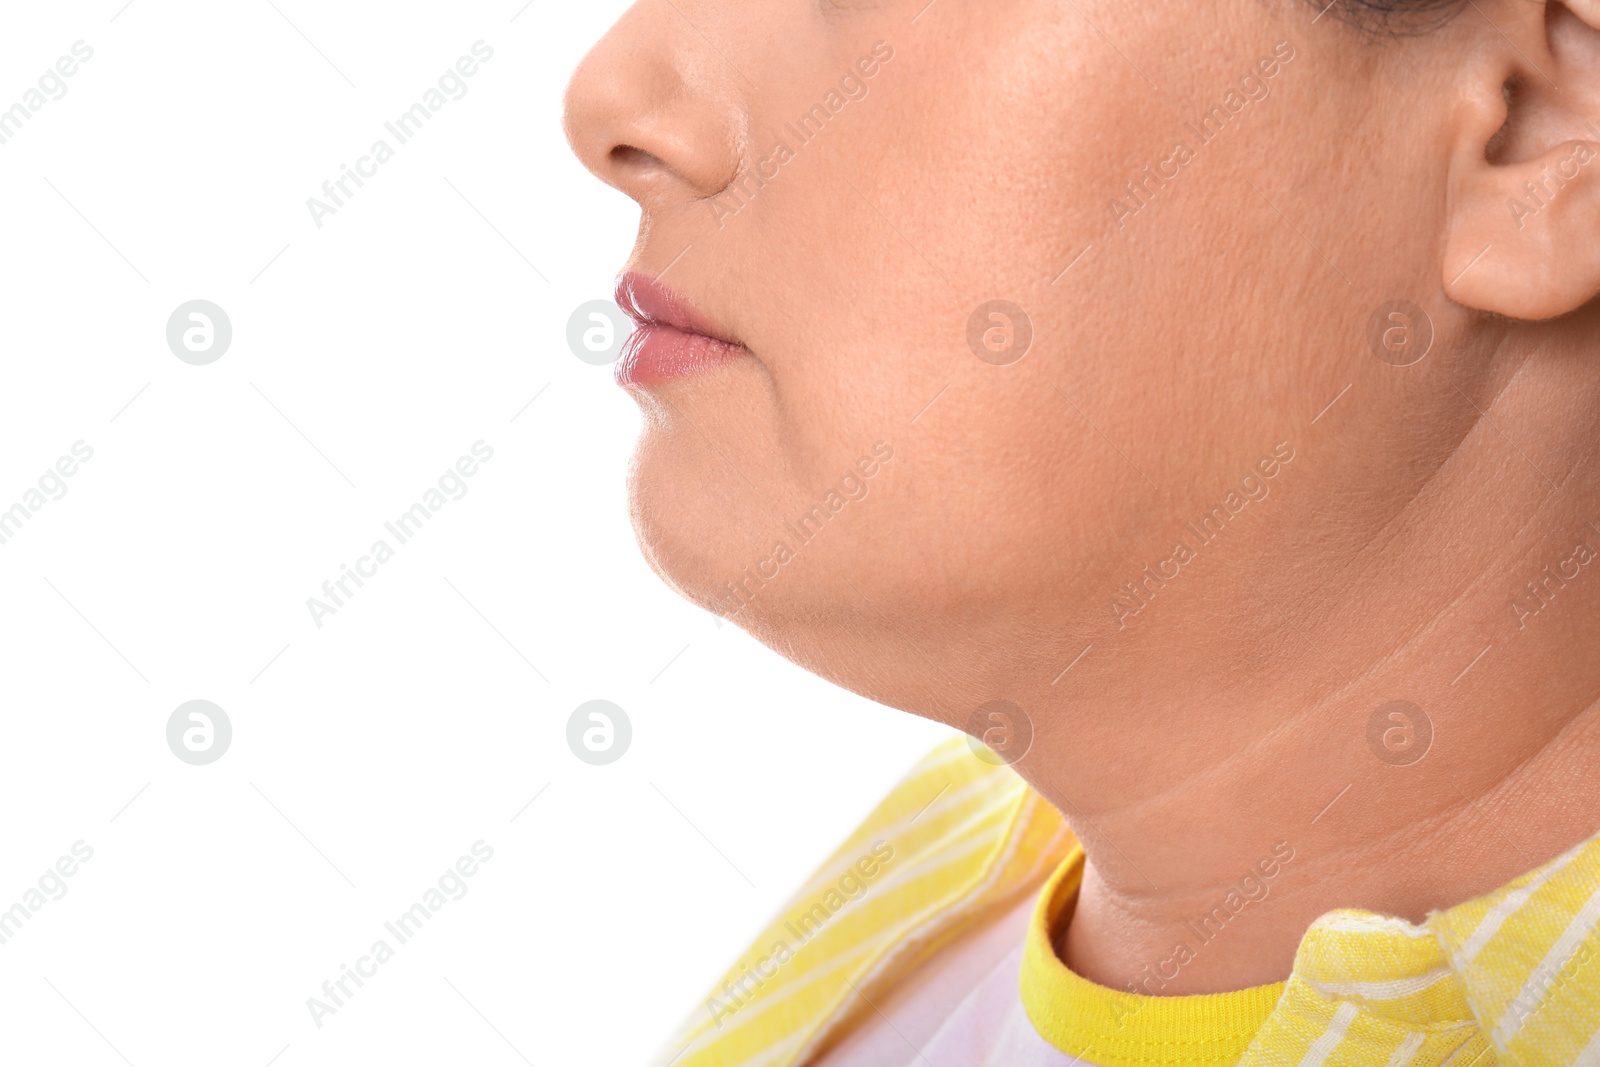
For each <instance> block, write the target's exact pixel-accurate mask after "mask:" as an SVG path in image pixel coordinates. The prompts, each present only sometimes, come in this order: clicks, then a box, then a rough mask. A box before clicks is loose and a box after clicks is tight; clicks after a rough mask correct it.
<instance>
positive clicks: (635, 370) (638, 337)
mask: <svg viewBox="0 0 1600 1067" xmlns="http://www.w3.org/2000/svg"><path fill="white" fill-rule="evenodd" d="M746 354H747V353H746V350H745V348H744V347H743V346H742V345H734V344H729V343H728V342H727V341H719V340H717V339H716V338H714V337H707V336H705V335H704V334H698V333H686V332H685V331H683V330H678V329H674V328H673V327H671V326H662V325H659V324H655V323H650V324H646V325H644V326H640V327H639V328H638V329H636V330H634V331H633V334H632V336H630V337H629V338H628V340H627V341H626V342H625V343H624V344H623V346H622V357H621V358H620V359H618V360H617V363H616V378H617V384H618V385H624V386H626V385H641V386H642V385H654V384H656V383H658V382H668V381H674V380H676V379H679V378H687V377H690V376H691V375H694V374H698V373H700V372H701V371H705V370H710V369H711V368H713V367H720V366H722V365H723V364H725V363H732V362H733V361H735V360H737V359H741V358H743V357H744V356H745V355H746Z"/></svg>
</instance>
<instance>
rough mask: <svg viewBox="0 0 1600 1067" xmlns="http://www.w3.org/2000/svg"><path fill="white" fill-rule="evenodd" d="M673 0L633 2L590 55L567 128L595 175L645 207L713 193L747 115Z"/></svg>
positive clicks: (734, 163) (728, 171)
mask: <svg viewBox="0 0 1600 1067" xmlns="http://www.w3.org/2000/svg"><path fill="white" fill-rule="evenodd" d="M677 21H681V19H679V17H678V16H677V15H676V13H675V12H674V11H673V8H672V5H671V4H670V3H662V2H659V0H645V2H643V3H640V4H637V5H635V6H634V7H633V8H631V9H630V10H629V11H628V13H627V14H626V15H624V16H623V17H622V20H621V21H619V22H618V23H617V24H616V25H615V26H613V27H612V28H611V31H610V32H609V33H607V34H606V36H605V37H604V38H603V39H602V40H601V41H600V42H599V43H598V44H597V45H595V47H594V48H593V49H592V50H591V51H590V52H589V54H588V55H587V56H585V57H584V59H583V62H582V63H580V64H579V65H578V69H577V71H576V72H574V74H573V76H572V81H571V83H570V84H569V85H568V86H567V95H566V108H565V114H564V116H563V122H562V124H563V126H564V128H565V130H566V134H567V141H568V143H569V144H571V146H572V150H573V151H574V152H575V153H576V154H577V156H578V158H579V159H580V160H581V161H582V162H583V164H584V166H586V167H588V168H589V170H590V171H592V172H593V173H594V174H595V176H596V177H598V178H599V179H600V180H601V181H603V182H605V183H606V184H608V185H612V186H615V187H616V188H618V189H620V190H622V191H623V192H624V193H626V194H627V195H629V196H631V197H632V198H633V199H634V200H636V201H638V202H639V205H640V206H641V207H642V208H644V209H645V210H646V211H651V210H666V209H668V208H669V207H671V206H672V205H673V204H674V203H684V202H689V201H693V200H699V199H704V198H708V197H712V196H715V195H716V194H717V193H719V192H721V191H722V190H723V189H724V188H726V187H727V185H728V183H729V182H731V181H732V180H733V178H734V176H735V175H736V174H737V173H738V171H739V165H740V154H741V151H742V148H743V142H744V131H745V120H744V111H743V108H742V106H741V101H740V100H739V98H738V95H737V93H736V91H735V90H736V86H735V85H734V83H733V82H732V80H731V79H730V78H729V77H727V74H726V72H724V71H722V70H719V64H721V65H726V61H725V60H722V59H721V57H720V56H715V55H713V56H711V57H710V60H714V61H715V62H712V61H708V58H707V56H706V54H705V52H706V50H707V45H706V43H705V41H704V40H702V39H701V38H699V37H698V36H697V35H696V36H693V37H689V36H686V35H685V33H684V32H683V28H682V27H681V26H679V25H677V24H676V22H677Z"/></svg>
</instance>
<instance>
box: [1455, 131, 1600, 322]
mask: <svg viewBox="0 0 1600 1067" xmlns="http://www.w3.org/2000/svg"><path fill="white" fill-rule="evenodd" d="M1472 170H1473V173H1472V174H1471V175H1469V176H1466V177H1465V179H1464V180H1462V181H1460V182H1459V184H1458V186H1457V190H1456V192H1457V196H1456V198H1455V199H1456V203H1455V204H1454V205H1453V206H1452V212H1451V214H1452V217H1451V220H1450V235H1449V238H1448V241H1447V243H1446V246H1445V254H1444V263H1443V266H1444V279H1443V280H1444V284H1445V292H1446V294H1447V295H1448V296H1449V297H1450V299H1452V300H1454V301H1456V302H1457V303H1459V304H1462V305H1465V306H1467V307H1471V308H1476V309H1478V310H1480V311H1490V312H1495V313H1497V314H1500V315H1507V316H1510V317H1512V318H1518V319H1548V318H1554V317H1556V316H1558V315H1564V314H1566V313H1567V312H1570V311H1575V310H1577V309H1578V308H1580V307H1582V306H1583V305H1584V304H1587V303H1588V302H1589V301H1590V300H1592V299H1594V298H1595V296H1596V295H1600V137H1597V138H1596V139H1595V140H1572V141H1565V142H1562V143H1561V144H1557V145H1555V146H1553V147H1551V148H1549V149H1547V150H1546V151H1544V152H1543V153H1541V154H1540V155H1538V156H1537V157H1535V158H1533V159H1530V160H1527V161H1525V162H1520V163H1516V164H1512V165H1505V164H1501V165H1496V164H1494V163H1492V162H1490V161H1488V160H1483V161H1481V162H1478V163H1476V164H1474V165H1473V166H1472Z"/></svg>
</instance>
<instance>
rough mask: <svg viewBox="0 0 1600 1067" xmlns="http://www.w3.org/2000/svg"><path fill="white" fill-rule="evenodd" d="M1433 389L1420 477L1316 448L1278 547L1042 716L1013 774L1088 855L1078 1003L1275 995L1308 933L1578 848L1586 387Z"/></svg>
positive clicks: (1247, 552) (1196, 591) (1589, 660)
mask: <svg viewBox="0 0 1600 1067" xmlns="http://www.w3.org/2000/svg"><path fill="white" fill-rule="evenodd" d="M1501 355H1502V356H1503V355H1504V354H1503V353H1502V354H1501ZM1591 355H1592V353H1591ZM1441 364H1442V365H1441V366H1439V367H1437V368H1435V371H1434V373H1435V374H1437V375H1440V376H1443V375H1453V376H1454V382H1453V384H1451V386H1450V388H1449V389H1444V388H1438V389H1436V390H1434V391H1433V392H1432V393H1431V394H1430V395H1431V396H1432V397H1433V399H1435V400H1436V401H1437V404H1436V406H1434V407H1432V408H1429V407H1427V406H1426V405H1425V404H1424V406H1423V408H1422V410H1421V411H1420V412H1418V411H1415V410H1414V411H1413V412H1412V414H1411V416H1410V417H1411V418H1412V419H1413V420H1425V421H1426V422H1427V424H1428V425H1427V432H1431V433H1433V434H1435V435H1436V436H1437V437H1438V438H1439V440H1436V442H1435V447H1433V448H1431V449H1428V450H1424V451H1411V452H1409V453H1406V454H1409V455H1412V456H1413V457H1424V458H1413V459H1412V460H1410V461H1408V462H1397V461H1396V459H1395V455H1396V453H1395V452H1394V449H1395V447H1396V445H1397V443H1398V444H1404V443H1405V442H1397V440H1396V437H1397V435H1395V434H1388V435H1385V434H1383V433H1382V432H1380V430H1379V428H1380V427H1381V426H1382V425H1383V424H1384V422H1385V420H1387V419H1390V418H1392V417H1396V415H1398V413H1397V412H1396V413H1389V412H1379V413H1378V424H1377V426H1371V425H1369V426H1367V427H1365V428H1364V429H1362V430H1361V431H1359V433H1358V435H1356V436H1355V437H1352V436H1351V435H1350V434H1349V433H1348V432H1345V433H1341V432H1340V431H1338V430H1336V429H1326V430H1324V431H1323V432H1324V434H1325V436H1324V437H1323V438H1320V439H1319V438H1317V437H1315V436H1309V437H1308V439H1307V441H1306V444H1305V447H1304V448H1303V449H1302V452H1303V458H1302V459H1300V460H1298V461H1297V463H1299V464H1300V470H1299V471H1297V472H1296V473H1301V472H1304V477H1303V479H1302V483H1301V487H1300V488H1299V489H1296V490H1289V489H1286V490H1285V494H1286V496H1288V497H1291V498H1292V499H1288V500H1285V501H1282V502H1281V503H1282V504H1283V506H1282V507H1281V508H1280V509H1279V510H1278V511H1277V512H1274V513H1273V514H1274V516H1275V518H1276V519H1277V523H1278V524H1276V525H1274V524H1266V525H1264V526H1263V528H1262V529H1260V530H1258V531H1257V535H1256V536H1255V537H1254V539H1253V540H1252V541H1251V542H1250V543H1248V544H1244V543H1240V544H1237V545H1235V546H1230V547H1232V549H1233V551H1232V552H1231V554H1230V555H1229V556H1228V558H1226V559H1225V560H1223V561H1222V564H1223V565H1221V566H1217V567H1216V568H1214V575H1215V576H1214V577H1211V578H1209V579H1208V580H1207V581H1204V582H1200V581H1197V582H1196V583H1195V584H1194V585H1193V586H1190V587H1188V588H1187V589H1182V590H1180V589H1178V588H1177V587H1176V584H1174V586H1173V587H1172V588H1169V589H1165V590H1163V591H1162V593H1161V596H1163V597H1168V598H1169V599H1168V601H1167V603H1166V604H1165V605H1164V608H1165V610H1166V614H1165V615H1164V616H1161V617H1159V620H1158V617H1157V616H1156V613H1155V611H1154V609H1155V607H1156V606H1157V604H1158V603H1159V602H1158V601H1152V603H1151V606H1150V610H1151V618H1150V619H1149V622H1150V623H1151V625H1148V626H1146V627H1145V628H1144V630H1143V631H1141V632H1139V633H1136V634H1128V633H1123V634H1121V635H1120V638H1121V639H1120V640H1119V641H1108V642H1106V643H1105V648H1104V649H1103V651H1102V654H1101V655H1100V656H1098V657H1095V658H1094V659H1092V660H1091V659H1090V658H1088V657H1086V658H1085V661H1084V663H1083V664H1082V665H1080V666H1079V667H1078V668H1075V669H1074V671H1073V675H1074V676H1075V679H1074V682H1073V684H1072V686H1071V687H1069V688H1067V689H1066V691H1065V692H1063V693H1061V694H1058V695H1057V696H1056V702H1055V703H1056V707H1057V708H1059V709H1060V711H1059V713H1053V714H1052V715H1051V716H1049V717H1048V719H1047V726H1046V728H1043V729H1041V730H1040V733H1039V736H1038V738H1037V739H1036V742H1035V746H1034V749H1033V750H1032V751H1030V753H1029V754H1028V756H1027V757H1026V758H1025V759H1024V760H1023V761H1022V762H1021V763H1019V764H1018V766H1017V769H1018V771H1019V772H1020V773H1022V774H1023V775H1024V776H1025V777H1026V778H1028V779H1029V781H1030V782H1031V783H1032V784H1033V785H1035V786H1036V787H1037V788H1038V789H1039V790H1040V791H1041V792H1042V793H1043V794H1044V795H1045V796H1046V797H1048V798H1050V799H1051V800H1052V801H1053V802H1055V803H1056V804H1057V806H1058V807H1060V808H1061V810H1062V812H1063V813H1064V814H1065V815H1066V817H1067V819H1068V821H1069V822H1070V823H1071V824H1072V826H1073V828H1074V830H1075V831H1076V832H1077V834H1078V836H1079V838H1080V839H1081V840H1082V842H1083V845H1084V848H1085V850H1086V852H1087V857H1088V861H1087V868H1086V872H1085V878H1084V883H1083V888H1082V891H1081V893H1080V897H1079V902H1078V905H1077V908H1076V911H1075V915H1074V920H1073V922H1072V924H1071V926H1070V927H1069V929H1068V932H1067V935H1066V938H1065V943H1064V945H1063V953H1064V958H1065V961H1066V962H1067V964H1068V965H1069V966H1071V967H1072V968H1073V969H1074V970H1075V971H1077V972H1078V973H1080V974H1082V975H1083V976H1084V977H1086V978H1089V979H1090V980H1093V981H1097V982H1100V983H1102V984H1105V985H1109V986H1112V987H1115V988H1120V989H1128V988H1133V989H1135V990H1136V991H1138V992H1149V993H1159V994H1164V995H1175V994H1187V993H1204V992H1217V991H1222V990H1228V989H1238V988H1244V987H1247V986H1250V985H1257V984H1263V983H1267V982H1272V981H1277V980H1280V979H1283V978H1284V977H1286V976H1287V975H1288V973H1289V970H1290V968H1291V965H1292V962H1293V957H1294V952H1295V948H1296V946H1297V944H1298V942H1299V940H1300V937H1301V935H1302V934H1303V933H1304V931H1305V929H1306V927H1307V926H1308V925H1309V924H1310V922H1311V921H1312V920H1314V919H1315V918H1316V917H1317V916H1318V915H1321V914H1323V913H1325V912H1327V911H1329V910H1332V909H1335V908H1341V907H1356V908H1364V909H1368V910H1372V911H1377V912H1380V913H1385V914H1391V915H1397V916H1400V917H1402V918H1406V919H1409V920H1411V921H1421V920H1422V919H1424V918H1425V917H1426V915H1427V913H1428V912H1430V911H1432V910H1435V909H1441V908H1446V907H1450V906H1452V905H1455V904H1458V903H1461V902H1462V901H1465V900H1469V899H1471V898H1472V897H1475V896H1479V895H1481V894H1483V893H1486V892H1489V891H1491V890H1493V889H1494V888H1496V887H1498V886H1499V885H1501V884H1503V883H1504V882H1506V881H1508V880H1510V879H1511V878H1513V877H1515V876H1517V875H1518V874H1520V873H1522V872H1524V871H1527V870H1529V869H1531V868H1533V867H1536V866H1538V865H1540V864H1542V863H1543V862H1545V861H1546V860H1548V859H1551V858H1553V857H1554V856H1555V855H1557V854H1559V853H1560V852H1562V851H1564V850H1565V849H1566V848H1568V847H1570V846H1572V845H1573V844H1576V843H1578V842H1580V841H1582V840H1584V839H1586V838H1588V837H1590V836H1591V835H1593V834H1594V833H1596V831H1597V830H1600V780H1597V778H1596V776H1595V775H1594V773H1593V768H1594V767H1595V766H1596V763H1597V760H1600V713H1597V707H1600V704H1597V701H1600V657H1596V656H1595V655H1594V649H1595V648H1596V647H1597V641H1600V611H1596V607H1597V606H1600V485H1597V483H1596V477H1595V474H1594V473H1593V472H1592V469H1591V467H1590V463H1591V461H1592V459H1593V458H1594V457H1593V454H1592V453H1593V450H1594V443H1593V442H1594V435H1593V431H1592V426H1593V425H1594V423H1595V417H1596V413H1597V406H1596V389H1595V387H1594V385H1593V384H1592V379H1593V374H1592V370H1593V368H1592V366H1589V365H1588V363H1586V362H1583V361H1580V360H1577V359H1568V360H1563V359H1556V358H1553V357H1551V356H1550V355H1549V353H1548V352H1545V353H1544V354H1542V355H1540V356H1539V358H1537V359H1535V358H1523V359H1520V360H1517V359H1509V358H1501V359H1498V360H1495V361H1485V362H1484V363H1483V364H1482V365H1483V366H1485V367H1487V368H1490V369H1487V370H1484V371H1483V372H1482V373H1481V374H1478V375H1476V376H1475V377H1469V376H1468V375H1466V374H1465V372H1464V371H1463V369H1462V367H1463V365H1462V364H1460V363H1458V364H1456V365H1453V366H1452V365H1449V364H1448V363H1447V362H1445V361H1441ZM1418 399H1419V398H1418V396H1417V395H1416V394H1412V395H1409V396H1407V397H1406V398H1405V401H1406V403H1408V404H1411V405H1417V404H1418ZM1422 399H1423V400H1424V401H1426V400H1427V399H1428V397H1426V396H1425V397H1423V398H1422ZM1452 399H1453V402H1452ZM1375 403H1377V405H1378V406H1380V407H1381V406H1382V404H1381V401H1377V402H1375ZM1391 425H1392V424H1391ZM1508 427H1516V428H1517V429H1516V436H1515V439H1513V438H1512V437H1509V436H1507V428H1508ZM1362 437H1365V438H1366V439H1367V441H1368V442H1372V441H1375V442H1378V444H1371V443H1364V442H1363V441H1362V440H1361V438H1362ZM1385 450H1389V451H1388V454H1385ZM1363 467H1365V470H1364V471H1363V470H1362V468H1363ZM1375 469H1376V470H1382V471H1385V473H1386V474H1388V475H1389V479H1388V482H1387V484H1386V485H1385V487H1384V490H1383V492H1381V493H1374V494H1372V495H1371V496H1370V497H1369V498H1365V499H1364V498H1363V497H1362V495H1361V494H1360V493H1359V492H1355V491H1353V490H1352V488H1351V487H1352V486H1355V485H1359V484H1361V481H1360V479H1362V478H1365V479H1368V480H1369V484H1370V479H1371V474H1372V471H1373V470H1375ZM1368 491H1369V492H1370V490H1368ZM1327 501H1339V502H1340V504H1341V508H1342V509H1343V510H1342V511H1340V510H1337V509H1330V508H1328V507H1327V506H1326V502H1327ZM1307 576H1315V578H1308V577H1307ZM1197 577H1198V576H1197ZM1130 629H1131V627H1130ZM1173 679H1176V680H1181V686H1172V685H1169V684H1167V683H1168V680H1173ZM1056 688H1058V689H1060V688H1062V687H1061V686H1057V687H1056ZM1087 694H1096V695H1097V696H1096V698H1095V699H1094V700H1093V702H1092V703H1093V705H1094V706H1093V707H1090V706H1089V702H1088V701H1086V700H1084V699H1083V698H1084V697H1085V696H1086V695H1087ZM1103 698H1109V699H1103ZM1268 872H1270V874H1269V873H1268ZM1180 946H1181V948H1182V950H1183V951H1179V949H1180ZM1176 961H1181V964H1180V963H1179V962H1176ZM1146 965H1151V966H1150V968H1149V969H1147V966H1146ZM1174 972H1176V973H1174ZM1152 976H1154V977H1152Z"/></svg>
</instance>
